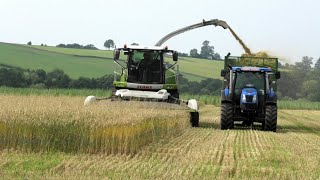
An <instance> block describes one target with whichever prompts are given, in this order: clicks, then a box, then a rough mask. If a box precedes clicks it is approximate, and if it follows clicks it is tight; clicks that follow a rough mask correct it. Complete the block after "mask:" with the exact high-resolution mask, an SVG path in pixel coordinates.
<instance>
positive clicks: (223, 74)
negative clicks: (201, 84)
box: [220, 69, 227, 77]
mask: <svg viewBox="0 0 320 180" xmlns="http://www.w3.org/2000/svg"><path fill="white" fill-rule="evenodd" d="M226 73H227V72H226V71H225V70H224V69H222V70H221V73H220V76H221V77H224V76H226Z"/></svg>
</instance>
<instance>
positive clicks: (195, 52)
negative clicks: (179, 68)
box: [190, 48, 200, 58]
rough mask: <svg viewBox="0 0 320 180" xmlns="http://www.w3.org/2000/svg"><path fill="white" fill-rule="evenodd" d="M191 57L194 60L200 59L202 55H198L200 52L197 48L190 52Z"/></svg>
mask: <svg viewBox="0 0 320 180" xmlns="http://www.w3.org/2000/svg"><path fill="white" fill-rule="evenodd" d="M190 56H191V57H193V58H198V57H199V56H200V55H199V53H198V50H197V49H196V48H194V49H191V50H190Z"/></svg>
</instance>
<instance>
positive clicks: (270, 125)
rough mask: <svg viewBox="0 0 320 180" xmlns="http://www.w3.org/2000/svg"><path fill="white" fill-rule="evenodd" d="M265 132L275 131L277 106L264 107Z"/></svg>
mask: <svg viewBox="0 0 320 180" xmlns="http://www.w3.org/2000/svg"><path fill="white" fill-rule="evenodd" d="M264 130H265V131H273V132H276V131H277V105H267V106H266V117H265V121H264Z"/></svg>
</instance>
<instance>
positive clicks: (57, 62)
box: [0, 43, 223, 81]
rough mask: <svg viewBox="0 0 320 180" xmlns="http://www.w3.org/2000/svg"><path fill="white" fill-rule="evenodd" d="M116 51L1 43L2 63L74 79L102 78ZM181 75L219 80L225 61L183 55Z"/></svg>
mask: <svg viewBox="0 0 320 180" xmlns="http://www.w3.org/2000/svg"><path fill="white" fill-rule="evenodd" d="M112 57H113V52H112V51H106V50H85V49H70V48H57V47H49V46H47V47H45V46H27V45H17V44H7V43H0V64H7V65H11V66H17V67H22V68H28V69H44V70H46V71H52V70H53V69H55V68H59V69H62V70H64V71H65V72H66V73H67V74H68V75H70V76H71V77H72V78H78V77H80V76H84V77H100V76H103V75H105V74H112V73H113V71H114V63H113V61H112ZM178 64H179V69H180V72H181V74H183V75H184V76H185V77H186V78H188V79H189V80H191V81H200V80H202V79H205V78H215V79H218V78H220V77H219V73H220V70H221V68H222V67H223V62H222V61H210V60H204V59H195V58H184V57H183V58H182V57H181V58H180V60H179V63H178Z"/></svg>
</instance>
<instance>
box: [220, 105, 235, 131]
mask: <svg viewBox="0 0 320 180" xmlns="http://www.w3.org/2000/svg"><path fill="white" fill-rule="evenodd" d="M220 125H221V129H222V130H225V129H233V128H234V121H233V105H232V104H230V103H222V104H221V121H220Z"/></svg>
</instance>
